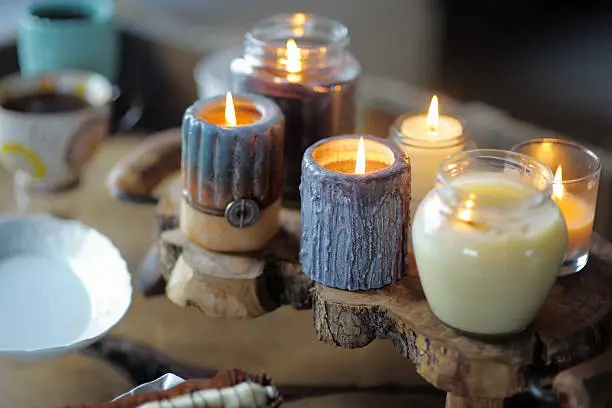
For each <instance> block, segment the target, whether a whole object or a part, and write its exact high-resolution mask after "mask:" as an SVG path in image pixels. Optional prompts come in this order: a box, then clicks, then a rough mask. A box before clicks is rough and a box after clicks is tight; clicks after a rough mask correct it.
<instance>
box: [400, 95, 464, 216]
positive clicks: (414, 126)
mask: <svg viewBox="0 0 612 408" xmlns="http://www.w3.org/2000/svg"><path fill="white" fill-rule="evenodd" d="M390 138H391V139H393V140H394V141H395V142H396V143H397V144H398V145H399V146H400V148H401V149H402V150H403V151H404V152H406V153H408V156H410V161H411V164H412V168H413V170H414V171H413V174H412V210H413V211H414V210H415V209H416V207H417V206H418V203H419V201H421V200H422V199H423V197H425V195H426V194H427V193H428V192H429V191H430V190H431V189H432V188H433V186H434V184H435V181H436V174H437V172H438V166H439V165H440V163H441V162H442V160H444V159H445V158H447V157H448V156H450V155H452V154H454V153H458V152H460V151H462V150H464V149H465V147H466V144H467V142H468V138H467V135H466V134H465V133H464V131H463V125H462V124H461V121H460V120H459V119H457V118H455V117H452V116H449V115H440V113H439V108H438V97H437V96H436V95H434V96H433V97H432V99H431V103H430V105H429V111H428V113H426V114H425V113H423V114H406V115H402V116H400V117H399V118H398V119H397V120H396V122H395V123H394V124H393V126H392V127H391V135H390Z"/></svg>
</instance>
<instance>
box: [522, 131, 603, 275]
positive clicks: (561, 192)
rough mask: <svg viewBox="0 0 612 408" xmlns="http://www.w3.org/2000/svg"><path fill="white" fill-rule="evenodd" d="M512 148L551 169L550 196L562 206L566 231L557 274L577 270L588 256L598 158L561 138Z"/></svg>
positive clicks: (598, 167) (538, 140) (535, 140)
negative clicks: (564, 247)
mask: <svg viewBox="0 0 612 408" xmlns="http://www.w3.org/2000/svg"><path fill="white" fill-rule="evenodd" d="M512 150H513V151H515V152H518V153H522V154H526V155H528V156H531V157H534V158H536V159H538V160H539V161H540V162H542V163H544V164H545V165H547V166H548V167H549V168H550V169H551V170H552V171H553V172H554V174H555V176H554V179H553V195H552V197H553V200H555V201H556V202H557V204H558V205H559V207H560V208H561V212H562V213H563V216H564V217H565V223H566V224H567V232H568V244H567V252H566V254H565V260H564V261H563V268H561V273H560V274H561V275H562V276H563V275H569V274H572V273H575V272H578V271H580V270H581V269H582V268H584V267H585V265H586V263H587V260H588V259H589V244H590V242H591V233H592V232H593V220H594V219H595V208H596V204H597V190H598V187H599V175H600V173H601V163H600V161H599V158H598V157H597V155H596V154H595V153H593V152H592V151H591V150H590V149H587V148H586V147H583V146H580V145H579V144H577V143H574V142H569V141H567V140H560V139H534V140H529V141H527V142H524V143H520V144H518V145H516V146H514V147H513V148H512Z"/></svg>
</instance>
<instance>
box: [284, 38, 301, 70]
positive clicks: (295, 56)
mask: <svg viewBox="0 0 612 408" xmlns="http://www.w3.org/2000/svg"><path fill="white" fill-rule="evenodd" d="M285 56H286V57H287V60H286V61H285V65H286V66H287V72H290V73H292V74H295V73H298V72H300V71H302V61H301V57H302V55H301V53H300V49H299V47H298V46H297V44H296V43H295V40H294V39H293V38H290V39H288V40H287V48H286V50H285Z"/></svg>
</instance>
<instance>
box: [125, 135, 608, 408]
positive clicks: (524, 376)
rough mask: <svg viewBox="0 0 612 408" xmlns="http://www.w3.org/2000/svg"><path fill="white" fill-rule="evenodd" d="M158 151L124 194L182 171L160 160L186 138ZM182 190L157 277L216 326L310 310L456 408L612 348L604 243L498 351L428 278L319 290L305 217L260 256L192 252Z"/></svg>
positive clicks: (171, 211) (136, 159)
mask: <svg viewBox="0 0 612 408" xmlns="http://www.w3.org/2000/svg"><path fill="white" fill-rule="evenodd" d="M162 139H163V142H162ZM170 139H172V142H169V140H170ZM159 142H160V143H158V144H157V145H156V146H157V147H155V146H151V145H150V146H149V148H148V149H146V152H145V150H142V151H141V152H140V154H135V155H134V156H132V157H131V158H130V159H129V160H126V161H125V162H123V163H121V166H120V167H121V169H120V170H118V174H120V175H121V177H119V176H117V177H116V178H115V179H116V180H123V181H124V184H123V185H124V186H125V188H119V189H118V191H120V192H121V194H123V195H124V196H130V195H133V196H137V197H145V196H149V195H150V194H151V190H152V189H153V187H150V188H146V189H144V191H142V189H141V188H140V186H141V185H142V181H140V180H142V179H145V181H146V179H147V178H148V177H149V178H150V177H155V178H158V179H161V178H162V177H161V175H162V174H164V175H167V174H169V173H170V170H178V167H177V166H176V165H174V166H168V165H167V160H166V162H165V163H166V164H163V163H162V164H160V160H155V157H152V155H155V156H157V158H162V157H167V156H168V153H167V152H168V151H174V152H175V153H176V152H180V137H178V133H177V132H176V131H175V132H174V134H172V133H168V134H166V135H165V138H160V139H159ZM164 143H165V147H164V148H159V145H160V144H164ZM171 167H174V168H171ZM128 175H129V176H128ZM147 175H148V177H147ZM115 185H117V183H115ZM180 191H181V187H180V181H179V179H178V178H175V179H174V180H173V181H172V182H171V183H170V184H169V185H168V186H166V187H165V188H164V190H163V192H162V194H161V196H160V200H159V203H158V214H159V217H158V219H159V226H160V229H161V230H165V231H164V232H162V233H161V235H160V239H159V251H160V254H159V255H160V260H161V262H160V263H159V264H158V265H157V266H158V268H152V269H148V272H153V275H155V274H156V273H158V274H161V275H163V277H165V279H166V280H167V285H166V290H167V292H166V293H167V295H168V297H169V298H170V299H171V300H173V301H174V302H176V303H178V304H180V305H183V306H195V307H197V308H198V309H200V310H201V311H202V312H204V313H206V314H207V315H210V316H215V317H256V316H260V315H262V314H265V313H268V312H270V311H271V310H273V309H274V308H276V307H278V306H280V305H284V304H290V305H292V306H294V307H297V308H308V307H310V306H311V305H312V307H313V313H314V318H315V320H314V321H315V328H316V331H317V333H318V336H319V338H320V339H321V340H323V341H325V342H327V343H329V344H332V345H335V346H340V347H347V348H355V347H363V346H365V345H367V344H369V343H370V342H372V341H373V340H374V339H376V338H390V339H392V340H393V342H394V344H395V345H396V348H397V349H398V351H399V352H400V354H401V355H402V356H404V357H406V358H409V359H410V360H412V361H413V363H414V364H415V366H416V368H417V371H418V372H419V374H420V375H421V376H423V378H425V379H426V380H427V381H429V382H430V383H431V384H433V385H434V386H435V387H437V388H439V389H441V390H444V391H446V392H448V398H447V406H448V407H501V406H502V404H503V400H504V398H507V397H510V396H512V395H515V394H517V393H521V392H524V391H526V390H527V388H528V378H529V375H530V373H532V372H534V370H543V371H545V372H551V373H555V372H558V371H559V370H563V369H565V368H568V367H572V366H574V365H576V364H578V363H580V362H583V361H588V360H589V359H591V358H593V357H594V356H596V355H598V354H600V353H601V352H603V351H605V350H606V349H608V348H609V345H610V344H609V340H610V338H611V337H610V335H611V333H610V331H611V328H612V245H611V244H610V243H608V242H606V241H604V240H602V239H601V238H600V237H599V236H597V235H596V234H595V235H594V236H593V239H592V243H591V254H592V256H591V259H590V261H589V264H588V265H587V267H586V268H585V270H584V271H583V272H582V273H580V274H577V275H574V276H569V277H564V278H562V279H559V280H558V281H557V283H556V284H555V286H554V288H553V290H552V292H551V294H550V296H549V298H548V300H547V301H546V303H545V305H544V307H543V309H542V310H541V311H540V313H539V314H538V317H537V318H536V320H535V322H534V323H533V324H532V325H531V326H530V327H529V328H528V329H527V330H526V331H525V332H523V333H521V334H519V335H516V336H513V337H510V338H508V339H505V340H503V341H494V342H491V341H483V340H478V339H474V338H471V337H466V336H463V335H461V334H459V333H457V332H456V331H454V330H453V329H451V328H449V327H447V326H446V325H444V324H442V323H441V322H440V321H439V320H438V319H437V318H436V317H435V316H433V314H432V313H431V311H430V309H429V307H428V305H427V303H426V301H425V298H424V296H423V292H422V289H421V287H420V283H419V281H418V278H414V277H405V278H403V279H401V280H399V281H398V282H396V283H394V284H392V285H389V286H385V287H383V288H380V289H373V290H367V291H358V292H349V291H346V290H341V289H335V288H331V287H327V286H324V285H321V284H315V283H313V282H312V281H311V280H310V279H309V278H308V277H307V276H306V275H305V274H303V273H302V272H301V267H300V264H299V262H298V259H299V240H300V214H299V213H298V212H297V211H292V210H287V209H283V210H281V217H280V220H281V221H280V225H281V228H280V232H279V234H278V235H277V236H276V237H275V238H274V239H272V240H271V241H270V242H269V243H268V244H267V245H265V246H264V247H263V248H262V249H260V250H258V251H256V252H252V253H248V254H233V255H229V254H219V253H216V252H212V251H207V250H204V249H201V248H199V247H194V246H193V244H191V243H189V241H188V240H187V239H186V236H185V235H184V233H183V232H182V231H181V230H180V229H178V228H176V226H177V225H178V218H179V205H180V197H181V196H180ZM132 192H135V193H136V194H131V193H132ZM141 276H142V275H141ZM156 280H157V278H156V279H150V278H149V279H145V280H143V282H148V283H151V282H153V281H156ZM608 359H609V357H608ZM586 366H587V368H586V369H585V368H583V366H580V369H579V370H577V371H571V370H570V371H567V372H565V373H570V372H571V373H572V375H573V377H571V378H572V381H574V383H572V382H571V381H570V383H571V386H570V387H569V391H568V390H567V387H566V391H565V392H568V393H570V394H571V393H574V394H572V395H573V396H574V397H576V396H577V395H579V392H581V391H582V390H583V389H585V387H584V384H583V382H582V380H584V379H585V378H589V377H592V376H593V375H595V374H597V373H598V372H601V371H602V370H605V369H606V366H605V364H602V363H601V362H598V363H597V365H593V364H591V363H589V362H587V363H586ZM559 377H560V378H562V376H559ZM576 379H578V382H577V383H576V381H575V380H576ZM558 384H559V381H557V382H555V386H557V385H558ZM565 384H567V381H566V382H565ZM558 389H560V388H558Z"/></svg>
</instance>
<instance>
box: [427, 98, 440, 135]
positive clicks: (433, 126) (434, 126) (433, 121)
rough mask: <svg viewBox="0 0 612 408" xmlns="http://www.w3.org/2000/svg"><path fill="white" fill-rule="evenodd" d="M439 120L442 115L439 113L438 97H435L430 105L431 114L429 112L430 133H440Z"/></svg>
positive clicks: (428, 124)
mask: <svg viewBox="0 0 612 408" xmlns="http://www.w3.org/2000/svg"><path fill="white" fill-rule="evenodd" d="M439 119H440V115H439V113H438V96H437V95H434V96H433V97H432V98H431V103H430V104H429V112H427V126H429V131H430V132H437V131H438V121H439Z"/></svg>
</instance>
